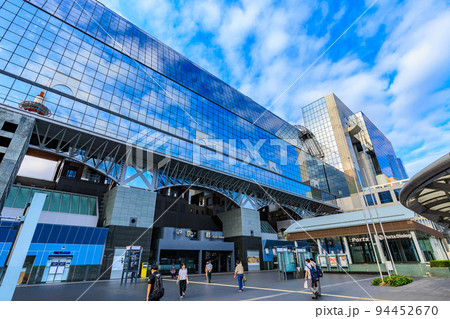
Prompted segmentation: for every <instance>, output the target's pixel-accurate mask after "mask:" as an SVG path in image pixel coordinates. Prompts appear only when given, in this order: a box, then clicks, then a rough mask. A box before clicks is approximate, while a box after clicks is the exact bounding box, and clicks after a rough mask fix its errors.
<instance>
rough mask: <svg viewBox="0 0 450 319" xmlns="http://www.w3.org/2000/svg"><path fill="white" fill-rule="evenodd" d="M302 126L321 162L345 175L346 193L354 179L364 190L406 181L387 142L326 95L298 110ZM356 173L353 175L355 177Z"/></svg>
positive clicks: (362, 119) (369, 124)
mask: <svg viewBox="0 0 450 319" xmlns="http://www.w3.org/2000/svg"><path fill="white" fill-rule="evenodd" d="M302 111H303V118H304V121H305V126H306V127H307V128H308V129H310V130H311V131H312V132H313V133H314V135H315V136H316V139H317V140H318V141H319V143H320V144H321V145H322V148H323V153H324V161H325V162H327V163H330V164H331V165H333V166H334V167H335V168H337V169H339V170H341V171H343V172H345V173H346V177H347V183H348V185H349V188H350V192H351V193H354V192H356V189H355V186H354V184H355V179H356V180H357V182H361V183H362V184H363V185H364V186H372V185H377V184H379V183H380V182H381V183H382V181H385V182H387V181H388V180H391V179H395V180H402V179H406V178H408V176H407V174H406V171H405V168H404V166H403V163H402V161H401V159H400V158H398V157H397V156H396V154H395V151H394V149H393V147H392V144H391V142H390V141H389V140H388V139H387V138H386V137H385V136H384V134H383V133H382V132H381V131H380V130H379V129H378V128H377V127H376V126H375V125H374V124H373V123H372V122H371V121H370V120H369V119H368V118H367V116H366V115H365V114H364V113H362V112H358V113H354V112H353V111H351V110H350V109H349V108H348V107H347V106H346V105H345V104H344V103H343V102H342V101H341V100H340V99H339V98H338V97H337V96H336V95H334V94H329V95H327V96H325V97H322V98H320V99H319V100H317V101H315V102H313V103H311V104H308V105H306V106H305V107H303V109H302ZM355 172H356V175H355Z"/></svg>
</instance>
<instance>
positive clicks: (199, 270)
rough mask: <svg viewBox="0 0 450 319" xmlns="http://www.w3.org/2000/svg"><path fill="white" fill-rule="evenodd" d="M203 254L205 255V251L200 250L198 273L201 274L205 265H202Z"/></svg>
mask: <svg viewBox="0 0 450 319" xmlns="http://www.w3.org/2000/svg"><path fill="white" fill-rule="evenodd" d="M202 253H203V250H200V251H199V252H198V273H199V274H201V273H202V267H203V265H202Z"/></svg>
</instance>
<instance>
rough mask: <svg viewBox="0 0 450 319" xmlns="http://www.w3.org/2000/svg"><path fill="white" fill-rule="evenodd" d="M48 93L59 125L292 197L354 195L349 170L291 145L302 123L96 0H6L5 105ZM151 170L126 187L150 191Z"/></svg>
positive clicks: (0, 48)
mask: <svg viewBox="0 0 450 319" xmlns="http://www.w3.org/2000/svg"><path fill="white" fill-rule="evenodd" d="M41 91H44V92H45V105H46V107H47V108H48V109H49V110H50V112H51V115H50V117H49V118H48V119H46V121H50V122H52V123H56V124H58V125H59V124H60V125H62V126H65V127H71V128H76V129H81V130H82V131H83V132H86V133H89V134H92V135H93V136H103V137H105V138H108V139H110V140H114V141H118V142H119V143H132V144H133V145H134V146H137V147H141V148H143V149H145V150H146V151H149V152H152V153H155V154H164V155H166V156H170V158H172V159H175V160H178V161H180V162H183V163H191V164H192V163H193V164H194V165H195V166H198V167H203V168H206V169H209V170H213V171H215V172H220V173H222V174H226V175H228V176H232V177H234V178H237V179H241V180H243V181H247V182H251V183H256V184H260V185H263V186H264V187H268V188H269V189H274V190H277V191H282V192H285V193H289V194H292V195H294V196H299V197H304V198H310V199H314V200H318V201H332V200H333V199H335V198H336V197H340V196H346V195H348V193H349V190H348V187H347V185H346V183H343V181H344V180H345V178H346V177H345V174H344V173H346V171H345V169H344V172H342V167H341V166H340V164H339V163H338V162H336V161H334V160H331V161H330V162H331V163H332V164H333V166H330V165H328V164H326V162H327V158H326V160H325V161H322V160H320V159H318V158H316V157H314V156H313V155H311V154H310V153H308V152H307V150H305V149H302V148H301V147H302V146H301V143H296V142H292V140H291V137H292V132H294V140H295V139H296V138H298V136H296V133H297V130H296V128H295V127H293V126H292V125H290V124H288V123H287V122H285V121H284V120H282V119H281V118H279V117H277V116H276V115H274V114H273V113H271V112H270V111H267V110H266V109H265V108H264V107H262V106H261V105H259V104H257V103H256V102H254V101H253V100H252V99H250V98H249V97H247V96H245V95H243V94H241V93H240V92H238V91H237V90H235V89H234V88H232V87H231V86H229V85H227V84H226V83H224V82H222V81H221V80H219V79H218V78H217V77H215V76H213V75H212V74H210V73H208V72H207V71H205V70H203V69H201V68H200V67H198V66H196V65H195V64H194V63H192V62H191V61H189V60H188V59H186V58H185V57H183V56H182V55H180V54H179V53H177V52H176V51H174V50H173V49H171V48H169V47H168V46H166V45H164V44H163V43H161V42H160V41H158V40H156V39H154V38H153V37H151V36H150V35H148V34H147V33H145V32H144V31H142V30H141V29H139V28H138V27H136V26H135V25H133V24H132V23H130V22H129V21H127V20H126V19H124V18H123V17H121V16H119V15H118V14H116V13H114V12H113V11H111V10H109V9H108V8H106V7H105V6H104V5H103V4H101V3H100V2H97V1H93V0H77V1H62V0H30V1H23V0H0V104H1V105H2V107H3V108H8V109H18V104H19V103H21V102H23V101H30V100H33V99H34V97H35V96H37V95H38V94H40V92H41ZM311 121H312V122H314V121H316V119H315V118H312V119H311ZM308 123H310V122H308ZM283 132H290V135H289V136H290V137H288V136H287V135H285V134H284V133H283ZM318 136H320V137H322V135H321V134H319V135H318ZM199 139H203V140H214V141H216V140H220V142H214V143H212V144H214V145H211V143H210V144H208V143H207V142H206V143H203V144H202V145H201V146H200V147H197V146H198V145H197V144H196V141H198V140H199ZM274 140H275V141H276V143H273V142H271V141H274ZM259 141H263V142H262V144H258V143H259ZM218 143H219V144H220V147H216V146H217V144H218ZM249 145H251V146H255V145H258V147H260V148H259V154H260V155H261V157H260V158H253V157H251V156H250V159H249V152H248V151H247V150H248V146H249ZM280 149H281V150H283V151H280ZM72 155H73V158H74V159H77V156H81V155H82V154H81V155H80V154H78V153H76V152H74V153H73V154H72ZM327 156H328V157H330V156H331V155H330V154H328V155H327ZM218 158H219V159H218ZM92 165H94V163H92ZM99 169H101V167H100V168H99ZM121 169H122V167H119V166H117V167H115V169H109V170H108V176H110V177H111V178H112V179H114V180H119V179H120V178H121V177H120V176H119V175H120V174H121V173H120V172H121ZM122 172H123V171H122ZM135 173H136V170H135V168H133V167H130V168H129V169H128V170H127V171H126V172H125V173H123V174H125V175H124V177H123V179H124V180H127V178H128V177H130V176H132V175H133V174H135ZM151 175H152V172H151V171H145V172H144V173H143V174H141V175H140V176H139V177H138V178H137V179H134V180H132V181H129V182H128V183H129V185H132V186H137V187H142V188H150V187H149V183H148V182H146V181H145V179H146V178H148V179H150V178H151ZM128 180H129V179H128Z"/></svg>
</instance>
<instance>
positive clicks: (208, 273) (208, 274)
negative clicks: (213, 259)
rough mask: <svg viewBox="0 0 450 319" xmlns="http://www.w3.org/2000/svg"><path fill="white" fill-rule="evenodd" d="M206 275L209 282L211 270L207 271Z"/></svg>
mask: <svg viewBox="0 0 450 319" xmlns="http://www.w3.org/2000/svg"><path fill="white" fill-rule="evenodd" d="M206 277H207V278H208V282H211V272H210V271H208V272H207V273H206Z"/></svg>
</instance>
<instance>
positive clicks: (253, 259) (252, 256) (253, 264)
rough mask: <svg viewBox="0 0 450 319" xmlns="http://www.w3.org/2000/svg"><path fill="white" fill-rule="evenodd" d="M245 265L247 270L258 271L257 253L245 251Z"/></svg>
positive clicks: (255, 251)
mask: <svg viewBox="0 0 450 319" xmlns="http://www.w3.org/2000/svg"><path fill="white" fill-rule="evenodd" d="M247 264H248V270H249V271H252V270H260V266H259V251H257V250H247Z"/></svg>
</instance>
